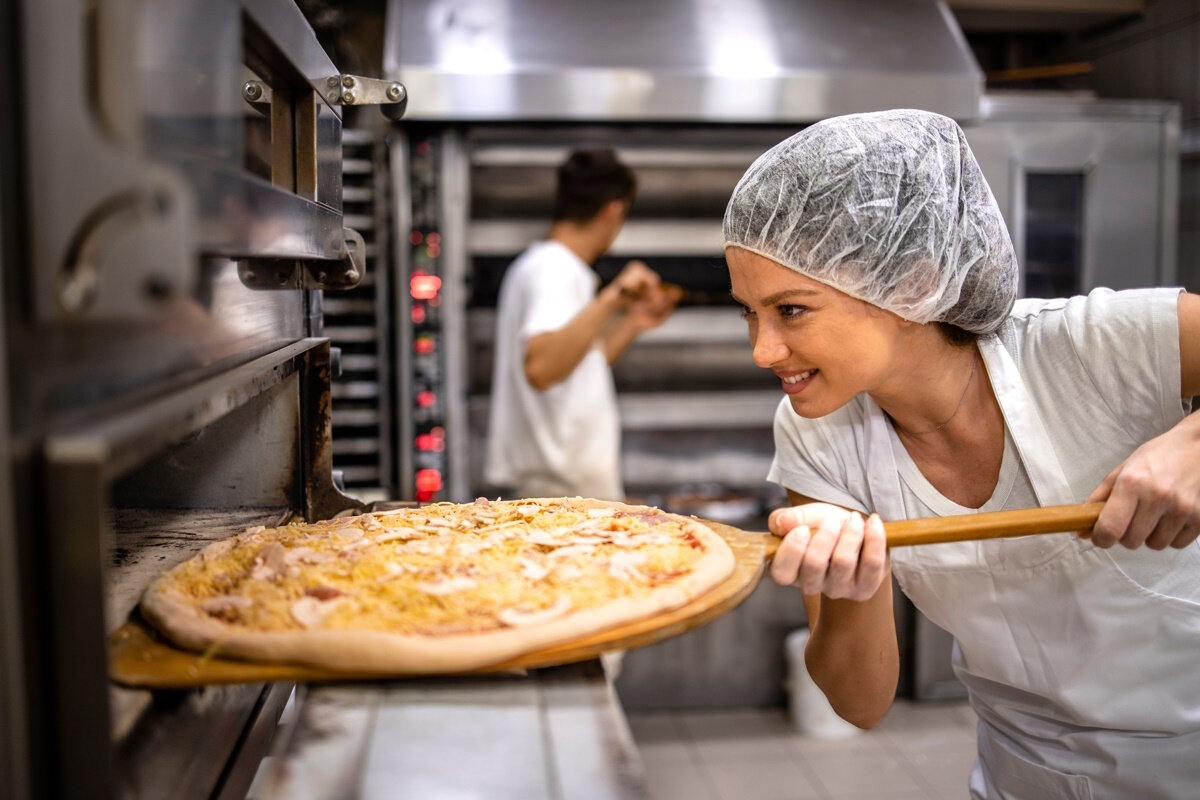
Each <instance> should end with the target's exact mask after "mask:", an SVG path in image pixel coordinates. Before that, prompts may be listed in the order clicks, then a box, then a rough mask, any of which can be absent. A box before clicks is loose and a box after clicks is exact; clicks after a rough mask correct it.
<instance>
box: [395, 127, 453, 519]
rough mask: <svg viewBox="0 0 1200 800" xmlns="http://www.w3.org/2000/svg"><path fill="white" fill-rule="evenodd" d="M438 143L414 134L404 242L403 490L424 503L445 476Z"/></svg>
mask: <svg viewBox="0 0 1200 800" xmlns="http://www.w3.org/2000/svg"><path fill="white" fill-rule="evenodd" d="M440 147H441V142H440V140H439V139H438V138H436V137H422V136H416V137H414V138H413V140H412V141H411V142H410V148H409V153H410V154H411V155H410V167H409V179H410V192H411V198H412V227H411V230H409V231H408V240H407V242H405V243H402V246H406V247H407V248H408V259H407V263H408V266H409V274H408V276H407V288H408V300H409V314H408V319H407V320H401V324H407V325H409V326H410V332H411V336H407V337H403V338H404V339H405V340H407V341H408V342H411V348H412V349H411V351H410V353H409V354H408V361H409V363H410V364H411V365H412V366H411V369H410V371H409V376H410V385H409V388H410V391H409V392H408V396H407V397H406V398H405V402H407V403H408V409H407V411H408V414H409V415H410V418H411V420H412V424H411V426H406V427H407V429H408V431H409V434H408V435H409V436H410V438H411V441H410V442H408V443H407V447H408V448H410V453H411V462H410V463H411V465H412V469H411V470H409V471H408V472H410V475H404V476H402V478H403V480H404V481H405V482H408V481H411V485H410V486H406V487H402V491H404V492H405V493H406V494H408V493H411V496H412V497H413V499H415V500H418V501H420V502H433V501H437V500H442V499H445V488H446V487H445V484H446V475H447V470H446V467H447V463H446V462H447V454H446V398H445V397H444V387H445V374H446V354H445V347H444V339H445V337H444V328H445V325H444V319H443V318H444V310H443V307H442V301H443V297H444V295H443V275H444V271H443V268H442V239H441V232H440V230H441V224H440V223H441V220H440V216H441V214H440V209H441V197H440V188H441V187H440V184H439V173H440V170H439V164H440V159H441V152H440ZM401 444H402V446H403V445H404V443H403V442H402V443H401ZM405 460H406V461H407V460H408V459H405Z"/></svg>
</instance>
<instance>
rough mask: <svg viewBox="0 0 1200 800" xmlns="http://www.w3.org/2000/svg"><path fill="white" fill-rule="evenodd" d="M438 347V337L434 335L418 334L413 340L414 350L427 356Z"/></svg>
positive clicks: (420, 354)
mask: <svg viewBox="0 0 1200 800" xmlns="http://www.w3.org/2000/svg"><path fill="white" fill-rule="evenodd" d="M436 349H437V339H434V338H433V337H432V336H429V335H427V334H426V335H424V336H418V337H417V338H416V339H414V340H413V352H414V353H416V354H417V355H419V356H427V355H429V354H431V353H432V352H433V351H434V350H436Z"/></svg>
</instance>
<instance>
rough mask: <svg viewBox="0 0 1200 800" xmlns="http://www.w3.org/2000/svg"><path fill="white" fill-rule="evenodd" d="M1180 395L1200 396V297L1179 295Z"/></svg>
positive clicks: (1184, 293)
mask: <svg viewBox="0 0 1200 800" xmlns="http://www.w3.org/2000/svg"><path fill="white" fill-rule="evenodd" d="M1179 377H1180V387H1181V392H1180V395H1181V396H1182V397H1183V398H1184V399H1186V398H1189V397H1196V396H1197V395H1200V295H1196V294H1188V293H1187V292H1180V294H1179Z"/></svg>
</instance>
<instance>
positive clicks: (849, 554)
mask: <svg viewBox="0 0 1200 800" xmlns="http://www.w3.org/2000/svg"><path fill="white" fill-rule="evenodd" d="M862 542H863V519H862V517H860V516H859V515H858V514H852V515H851V516H849V517H847V518H846V521H845V522H844V523H842V528H841V531H840V532H839V533H838V540H837V544H835V545H834V547H833V553H832V554H831V555H830V557H829V569H828V570H827V571H826V574H825V590H824V591H825V595H826V596H827V597H832V598H835V599H836V598H840V597H846V596H847V595H849V594H851V593H852V592H853V591H854V574H855V573H856V572H857V571H858V555H859V553H860V552H861V551H862Z"/></svg>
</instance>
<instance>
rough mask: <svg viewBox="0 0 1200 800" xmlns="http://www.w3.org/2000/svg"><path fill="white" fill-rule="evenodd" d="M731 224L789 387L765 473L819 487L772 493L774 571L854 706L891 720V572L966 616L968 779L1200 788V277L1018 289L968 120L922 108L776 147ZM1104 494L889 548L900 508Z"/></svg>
mask: <svg viewBox="0 0 1200 800" xmlns="http://www.w3.org/2000/svg"><path fill="white" fill-rule="evenodd" d="M725 239H726V259H727V262H728V265H729V272H730V279H731V285H732V291H733V295H734V297H735V298H736V299H737V300H738V301H739V302H740V303H741V304H742V305H743V306H744V308H745V314H746V318H747V320H748V322H749V328H750V339H751V342H752V345H753V348H754V360H755V362H756V363H757V364H758V365H759V366H762V367H765V368H768V369H771V370H773V371H774V372H775V373H776V374H777V375H778V376H779V378H780V380H781V384H782V388H783V391H784V392H785V394H786V395H787V396H786V398H785V400H784V402H782V403H781V404H780V408H779V411H778V412H777V414H776V420H775V440H776V456H775V460H774V463H773V465H772V468H771V473H770V476H769V477H770V480H772V481H774V482H776V483H779V484H781V485H783V486H784V487H785V488H786V489H787V490H788V492H789V496H790V497H791V499H792V502H793V503H794V504H795V506H794V507H792V508H788V509H782V510H779V511H776V512H775V513H774V514H773V515H772V518H771V530H772V531H773V532H774V533H775V534H776V535H777V536H780V537H783V542H781V544H780V548H779V552H778V554H777V555H776V557H775V561H774V563H773V565H772V567H771V574H772V577H773V578H774V580H776V581H777V582H778V583H781V584H785V585H790V584H796V585H798V586H799V588H800V589H801V590H802V591H803V593H804V601H805V605H806V607H807V609H808V614H809V620H810V625H811V627H812V636H811V639H810V641H809V645H808V650H807V652H806V661H807V663H808V667H809V670H810V672H811V673H812V675H813V678H814V680H815V681H816V682H817V684H818V685H820V686H821V688H822V689H823V691H824V692H825V693H826V695H827V696H828V697H829V699H830V701H831V703H832V704H833V706H834V708H835V709H836V710H837V711H838V713H839V714H841V715H842V716H843V717H845V718H847V719H848V720H850V721H852V722H854V723H856V724H858V725H860V726H862V727H870V726H872V725H874V724H875V723H876V722H878V721H879V719H880V718H882V716H883V715H884V714H885V713H886V711H887V709H888V707H889V706H890V705H891V702H892V700H893V697H894V694H895V687H896V681H897V675H898V661H899V659H898V653H897V645H896V632H895V627H894V622H893V617H892V593H891V581H890V580H889V576H890V575H892V574H894V575H895V576H896V578H897V579H898V581H899V583H900V586H901V588H902V589H903V590H904V591H905V593H906V594H908V595H909V597H911V598H912V600H913V602H914V603H915V604H916V605H917V607H918V608H920V609H921V610H922V611H923V612H924V613H925V614H926V615H927V616H929V617H930V618H931V619H932V620H933V621H934V622H936V623H937V624H939V625H941V626H942V627H944V628H946V629H947V630H949V631H950V632H951V633H953V634H954V636H955V638H956V641H957V647H956V648H955V655H954V666H955V671H956V673H957V674H958V676H959V678H960V679H961V680H962V681H963V683H964V684H965V685H966V686H967V688H968V690H969V692H970V697H971V702H972V704H973V706H974V708H975V710H976V712H977V714H978V717H979V730H978V743H979V758H978V760H977V762H976V768H975V770H974V771H973V772H972V775H971V778H970V792H971V796H972V797H977V798H983V797H987V798H1000V797H1004V798H1007V797H1016V798H1030V797H1051V796H1053V797H1077V798H1087V797H1152V796H1153V797H1164V796H1165V797H1194V796H1195V793H1196V792H1197V791H1200V789H1198V787H1200V669H1198V668H1197V667H1198V664H1197V661H1198V659H1200V545H1198V544H1196V543H1195V540H1196V537H1197V535H1198V534H1200V414H1197V415H1192V416H1187V412H1188V410H1189V408H1190V398H1191V397H1192V396H1193V395H1195V394H1198V393H1200V297H1197V296H1193V295H1188V294H1185V293H1181V292H1180V291H1179V290H1177V289H1155V290H1139V291H1131V292H1110V291H1107V290H1097V291H1095V292H1092V293H1091V294H1090V295H1088V296H1087V297H1077V298H1072V299H1070V300H1050V301H1046V300H1022V301H1020V302H1016V303H1015V305H1014V298H1015V296H1016V287H1017V265H1016V259H1015V256H1014V254H1013V250H1012V245H1011V243H1010V241H1009V238H1008V234H1007V231H1006V229H1005V226H1004V222H1003V220H1002V219H1001V216H1000V212H999V209H998V208H997V207H996V202H995V200H994V199H993V197H992V194H991V191H990V189H989V188H988V186H987V184H986V182H985V181H984V178H983V176H982V173H981V172H980V170H979V167H978V165H977V164H976V162H975V160H974V157H973V156H972V154H971V151H970V149H969V148H968V146H967V143H966V140H965V137H964V136H963V133H962V131H961V130H960V129H959V128H958V126H957V125H956V124H955V123H954V122H953V121H951V120H949V119H946V118H944V117H940V116H937V115H935V114H929V113H925V112H918V111H893V112H884V113H879V114H863V115H855V116H851V117H843V118H837V119H832V120H827V121H825V122H822V123H819V124H817V125H814V126H812V127H810V128H807V129H805V130H804V131H802V132H800V133H799V134H797V135H795V136H793V137H792V138H790V139H788V140H786V141H784V142H782V143H781V144H779V145H777V146H776V147H775V148H773V149H772V150H770V151H768V152H767V153H765V154H764V155H763V156H762V157H760V158H759V159H758V161H756V162H755V164H754V165H753V166H752V167H751V168H750V170H749V171H748V172H747V173H746V175H745V176H744V177H743V178H742V180H741V182H740V183H739V184H738V186H737V189H736V190H735V191H734V195H733V197H732V199H731V200H730V203H729V207H728V209H727V211H726V216H725ZM1099 500H1104V501H1106V504H1105V506H1104V510H1103V512H1102V513H1101V516H1100V519H1099V521H1098V522H1097V523H1096V526H1095V528H1094V529H1093V530H1091V531H1086V532H1082V533H1081V534H1080V535H1079V536H1070V535H1059V536H1035V537H1027V538H1023V539H1005V540H993V541H988V542H965V543H956V544H944V545H931V546H925V547H915V548H901V549H897V550H895V551H892V552H891V553H889V552H888V551H887V548H886V545H885V537H884V533H883V527H882V523H881V522H880V519H881V518H882V519H904V518H913V517H928V516H942V515H948V514H960V513H971V512H972V511H975V510H979V511H994V510H1001V509H1008V508H1023V507H1030V506H1046V505H1058V504H1064V503H1076V502H1082V501H1099ZM864 516H866V519H865V520H864ZM1118 542H1119V543H1120V544H1122V545H1123V547H1120V548H1113V547H1112V545H1113V544H1115V543H1118ZM1164 550H1165V552H1164Z"/></svg>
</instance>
